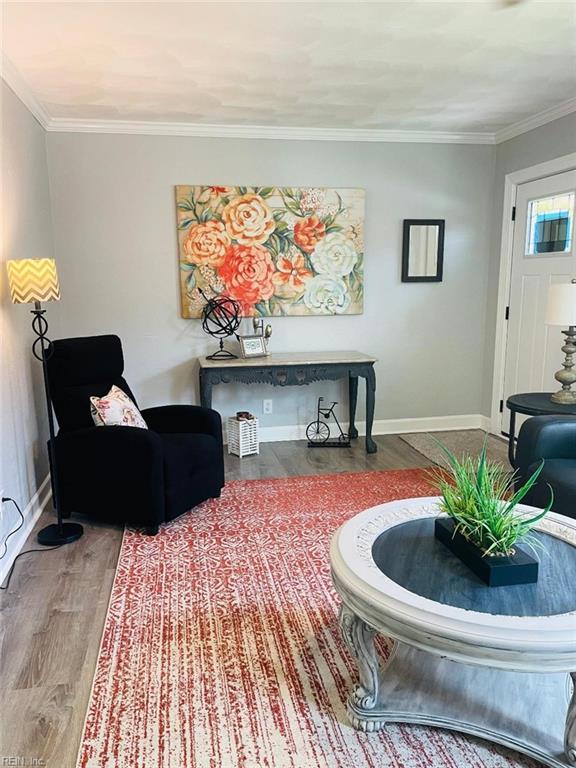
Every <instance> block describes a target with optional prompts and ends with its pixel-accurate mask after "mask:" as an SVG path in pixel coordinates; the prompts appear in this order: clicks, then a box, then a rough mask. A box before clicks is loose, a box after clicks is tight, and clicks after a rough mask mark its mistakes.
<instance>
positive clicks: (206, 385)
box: [200, 370, 212, 408]
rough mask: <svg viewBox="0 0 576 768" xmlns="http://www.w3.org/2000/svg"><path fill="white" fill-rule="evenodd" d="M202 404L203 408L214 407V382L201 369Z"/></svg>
mask: <svg viewBox="0 0 576 768" xmlns="http://www.w3.org/2000/svg"><path fill="white" fill-rule="evenodd" d="M200 405H201V406H202V408H212V382H211V381H210V379H209V377H208V375H207V374H206V373H204V372H203V371H202V370H200Z"/></svg>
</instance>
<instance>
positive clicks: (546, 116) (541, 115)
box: [494, 97, 576, 144]
mask: <svg viewBox="0 0 576 768" xmlns="http://www.w3.org/2000/svg"><path fill="white" fill-rule="evenodd" d="M573 112H576V97H575V98H573V99H567V100H566V101H562V102H561V103H560V104H556V106H554V107H550V108H549V109H544V110H543V111H542V112H538V113H537V114H536V115H532V117H527V118H526V120H520V121H519V122H518V123H513V124H512V125H509V126H508V127H507V128H502V130H500V131H496V133H495V134H494V139H495V143H496V144H501V143H502V142H503V141H508V140H509V139H513V138H515V137H516V136H520V135H521V134H523V133H527V132H528V131H533V130H534V128H540V127H541V126H542V125H546V124H547V123H551V122H553V121H554V120H558V118H560V117H565V116H566V115H571V114H572V113H573Z"/></svg>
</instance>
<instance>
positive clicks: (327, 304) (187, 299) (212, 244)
mask: <svg viewBox="0 0 576 768" xmlns="http://www.w3.org/2000/svg"><path fill="white" fill-rule="evenodd" d="M176 207H177V215H178V246H179V257H180V289H181V290H180V292H181V307H182V317H184V318H196V317H200V315H201V313H202V308H203V307H204V305H205V303H206V300H207V298H212V297H214V296H218V295H226V296H229V297H230V298H232V299H234V300H235V301H237V302H238V303H239V304H240V307H241V313H242V316H244V317H268V316H289V315H352V314H361V313H362V311H363V303H364V272H363V262H364V191H363V190H362V189H320V188H309V187H306V188H294V187H223V186H222V187H214V186H177V187H176Z"/></svg>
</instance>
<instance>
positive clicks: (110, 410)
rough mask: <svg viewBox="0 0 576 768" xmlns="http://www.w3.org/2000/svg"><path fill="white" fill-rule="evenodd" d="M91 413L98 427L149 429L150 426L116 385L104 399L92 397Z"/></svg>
mask: <svg viewBox="0 0 576 768" xmlns="http://www.w3.org/2000/svg"><path fill="white" fill-rule="evenodd" d="M90 411H91V413H92V418H93V419H94V424H96V426H97V427H140V428H141V429H148V425H147V424H146V422H145V421H144V419H143V418H142V414H141V413H140V411H139V410H138V408H137V407H136V406H135V405H134V403H133V402H132V400H130V398H129V397H128V395H127V394H126V393H125V392H122V390H121V389H120V388H119V387H117V386H116V385H114V386H113V387H112V389H111V390H110V392H108V394H107V395H104V397H91V398H90Z"/></svg>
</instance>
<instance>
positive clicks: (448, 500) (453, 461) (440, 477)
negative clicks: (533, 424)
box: [431, 443, 554, 556]
mask: <svg viewBox="0 0 576 768" xmlns="http://www.w3.org/2000/svg"><path fill="white" fill-rule="evenodd" d="M439 445H440V447H441V449H442V451H443V452H444V455H445V456H446V459H447V463H448V468H447V469H441V470H437V471H435V472H433V473H432V478H431V479H432V482H433V484H434V486H435V487H436V488H437V489H438V491H439V494H440V496H441V501H440V509H441V512H443V513H445V514H447V515H449V516H450V517H451V518H452V519H453V521H454V535H456V534H457V533H460V534H461V535H462V536H464V537H465V538H466V539H467V540H468V541H470V542H471V543H472V544H474V545H476V546H477V547H478V548H479V549H480V550H481V551H482V553H483V555H484V556H486V555H502V556H506V555H507V556H510V555H512V554H514V551H515V549H514V547H515V545H516V544H517V543H518V542H519V541H520V540H523V542H524V543H525V544H527V545H528V546H530V547H531V548H534V545H535V544H536V541H535V537H534V536H533V535H531V534H530V531H531V530H532V528H533V527H534V526H535V525H536V523H537V522H538V521H539V520H541V519H542V518H543V517H544V516H545V515H546V514H547V513H548V512H549V511H550V508H551V507H552V503H553V501H554V494H553V492H552V488H550V502H549V504H548V505H547V506H546V508H545V509H543V510H542V511H539V512H538V513H537V514H532V515H531V514H530V513H525V512H521V511H519V510H518V509H517V505H518V504H519V503H520V502H521V501H522V499H523V498H524V497H525V496H526V494H527V493H528V491H529V490H530V489H531V488H532V486H533V485H534V484H535V483H536V481H537V480H538V477H539V475H540V473H541V471H542V467H543V466H544V460H542V462H541V464H540V465H539V467H538V468H537V469H536V470H535V471H534V473H533V474H532V475H531V476H530V477H529V478H528V480H526V482H525V483H524V484H523V485H522V486H521V487H520V488H519V489H518V490H516V491H515V490H514V480H515V474H512V473H510V472H509V471H508V470H506V468H505V467H504V466H502V464H500V463H499V462H496V461H489V460H488V459H487V458H486V445H484V446H483V448H482V451H481V452H480V455H479V456H478V457H477V458H472V457H470V456H466V457H463V458H462V459H461V460H458V459H457V458H456V456H455V455H454V454H453V453H451V452H450V451H449V450H448V449H447V448H446V447H445V446H444V445H442V444H441V443H439ZM548 487H550V486H548Z"/></svg>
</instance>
